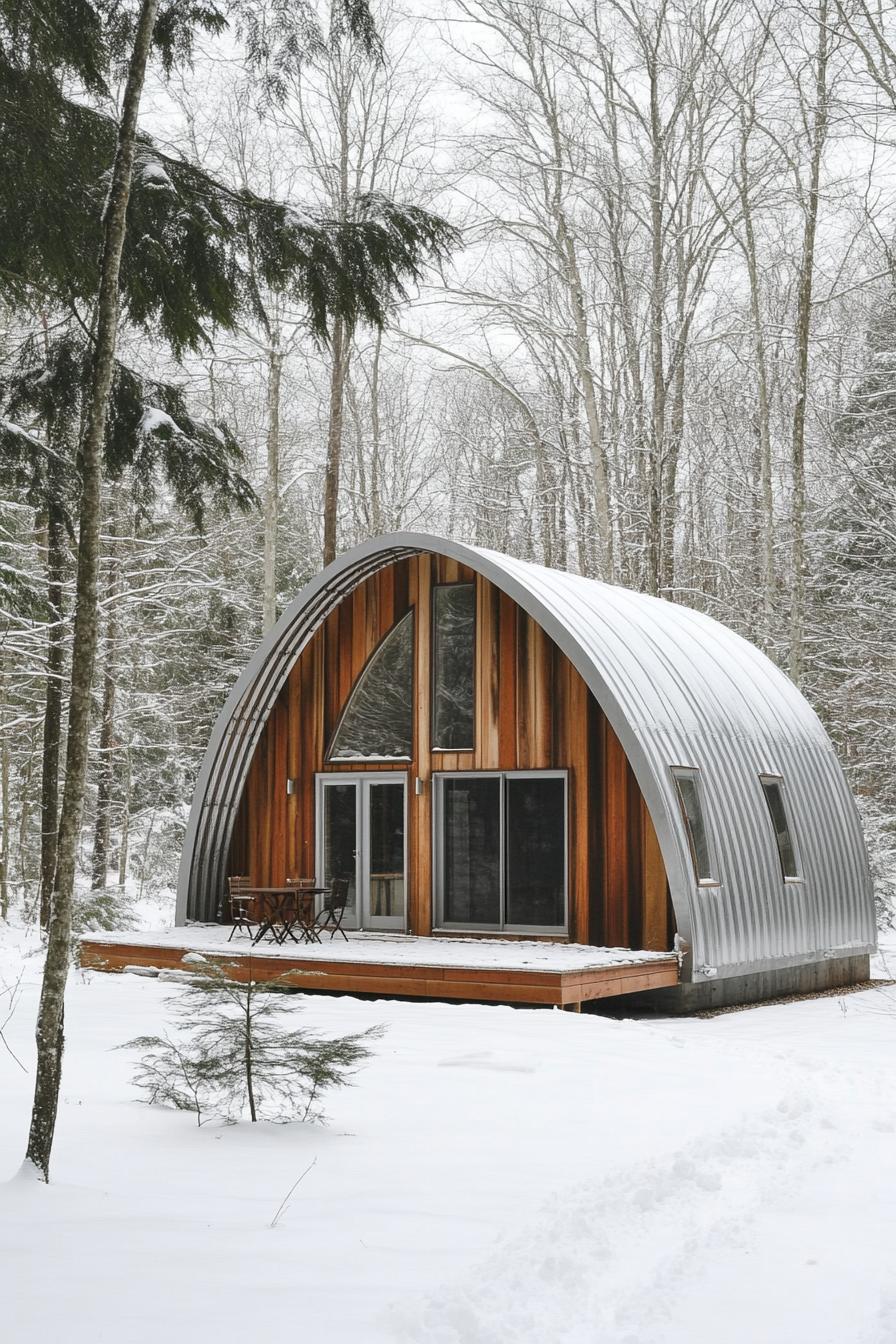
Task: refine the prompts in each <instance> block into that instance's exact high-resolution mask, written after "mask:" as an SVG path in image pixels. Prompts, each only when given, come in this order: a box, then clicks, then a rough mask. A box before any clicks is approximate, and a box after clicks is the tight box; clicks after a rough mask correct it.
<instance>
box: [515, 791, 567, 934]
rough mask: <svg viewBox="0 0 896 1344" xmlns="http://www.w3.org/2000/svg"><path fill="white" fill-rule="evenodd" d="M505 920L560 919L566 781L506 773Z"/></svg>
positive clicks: (537, 923) (549, 923) (547, 922)
mask: <svg viewBox="0 0 896 1344" xmlns="http://www.w3.org/2000/svg"><path fill="white" fill-rule="evenodd" d="M505 797H506V823H505V852H506V863H507V884H506V885H507V908H506V911H505V919H506V922H507V923H508V924H516V925H522V926H524V927H535V928H545V929H547V928H558V927H561V926H562V925H563V924H565V923H566V780H565V779H563V778H562V777H561V776H558V775H550V776H548V777H547V778H539V776H538V775H515V776H510V777H509V778H508V779H507V780H506V782H505Z"/></svg>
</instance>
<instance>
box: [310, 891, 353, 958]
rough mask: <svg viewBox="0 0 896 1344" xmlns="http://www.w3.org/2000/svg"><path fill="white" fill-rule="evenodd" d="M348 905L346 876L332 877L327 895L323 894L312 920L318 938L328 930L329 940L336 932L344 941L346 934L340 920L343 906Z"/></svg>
mask: <svg viewBox="0 0 896 1344" xmlns="http://www.w3.org/2000/svg"><path fill="white" fill-rule="evenodd" d="M347 905H348V878H347V877H334V878H333V879H332V881H331V882H330V891H329V895H327V896H325V897H324V899H323V902H322V904H321V907H320V912H319V913H318V916H317V919H316V920H315V921H314V925H313V929H314V932H315V934H316V935H317V937H318V940H320V935H321V934H322V933H325V932H326V931H327V930H329V933H330V940H331V941H332V940H333V939H334V938H335V937H336V934H337V933H341V934H342V936H343V938H344V939H345V941H346V942H348V935H347V934H346V932H345V929H344V928H343V927H342V921H343V919H344V917H345V907H346V906H347Z"/></svg>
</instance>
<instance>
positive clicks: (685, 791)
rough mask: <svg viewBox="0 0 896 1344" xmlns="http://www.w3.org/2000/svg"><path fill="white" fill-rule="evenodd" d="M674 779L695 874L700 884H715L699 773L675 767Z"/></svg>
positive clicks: (673, 771)
mask: <svg viewBox="0 0 896 1344" xmlns="http://www.w3.org/2000/svg"><path fill="white" fill-rule="evenodd" d="M672 777H673V779H674V780H675V787H676V789H677V790H678V802H679V804H680V806H681V815H682V820H683V821H684V828H685V831H686V832H687V837H688V845H689V846H690V850H691V860H692V862H693V864H694V874H695V876H696V878H697V881H698V882H714V881H715V880H716V878H715V874H714V872H713V867H712V853H711V851H710V847H709V835H708V833H707V830H706V821H705V820H704V816H703V803H702V800H701V798H700V783H699V772H698V771H697V770H691V769H684V768H682V767H674V768H673V770H672Z"/></svg>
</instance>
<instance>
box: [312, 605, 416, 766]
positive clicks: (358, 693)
mask: <svg viewBox="0 0 896 1344" xmlns="http://www.w3.org/2000/svg"><path fill="white" fill-rule="evenodd" d="M413 740H414V613H413V612H412V611H409V612H408V614H407V615H406V616H403V617H402V618H401V620H400V621H398V623H397V624H396V625H393V627H392V629H391V630H390V631H389V633H388V634H387V635H385V636H384V637H383V639H382V640H381V641H380V643H379V645H378V646H377V647H376V649H374V651H373V653H372V654H371V655H370V658H369V659H368V660H367V664H366V666H365V667H364V669H363V671H362V672H361V675H360V676H359V677H358V680H357V681H356V682H355V684H354V686H353V687H352V692H351V695H350V696H349V698H348V701H347V703H346V706H345V709H344V710H343V711H342V718H341V719H340V720H339V725H338V727H337V729H336V732H335V733H334V734H333V742H332V745H331V747H330V754H329V759H330V760H331V761H366V760H376V761H383V760H386V761H395V760H409V759H410V757H411V755H412V754H413Z"/></svg>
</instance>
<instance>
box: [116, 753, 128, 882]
mask: <svg viewBox="0 0 896 1344" xmlns="http://www.w3.org/2000/svg"><path fill="white" fill-rule="evenodd" d="M130 830H131V748H130V746H128V747H127V748H126V750H125V753H124V783H123V787H122V800H121V833H120V839H119V843H118V885H119V887H120V888H121V890H122V891H124V887H125V883H126V882H127V880H128V842H129V839H130Z"/></svg>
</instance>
